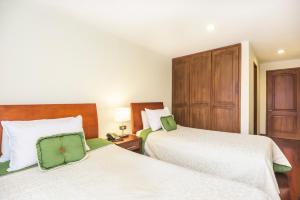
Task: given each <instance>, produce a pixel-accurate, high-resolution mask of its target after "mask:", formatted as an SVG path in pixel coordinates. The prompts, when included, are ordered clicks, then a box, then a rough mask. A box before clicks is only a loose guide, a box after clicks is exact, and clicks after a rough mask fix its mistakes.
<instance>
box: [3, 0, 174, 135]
mask: <svg viewBox="0 0 300 200" xmlns="http://www.w3.org/2000/svg"><path fill="white" fill-rule="evenodd" d="M0 44H1V45H0V72H1V79H0V91H1V95H0V104H38V103H87V102H96V103H97V106H98V117H99V128H100V131H101V133H102V134H104V133H106V132H108V131H113V130H115V129H117V124H116V123H115V122H113V117H112V113H113V108H114V107H116V106H129V103H130V102H133V101H163V102H164V103H165V104H166V105H167V106H171V59H170V58H167V57H164V56H161V55H158V54H156V53H154V52H151V51H149V50H146V49H143V48H141V47H139V46H136V45H133V44H131V43H129V42H127V41H124V40H121V39H118V38H116V37H114V36H112V35H107V34H104V33H103V32H101V31H99V30H97V29H95V28H94V27H92V26H89V25H87V24H84V23H82V22H80V21H77V20H75V19H73V18H72V17H69V16H65V15H64V14H62V13H60V12H58V11H56V10H53V9H52V8H45V7H43V6H40V5H37V4H34V3H30V1H26V2H23V1H17V0H9V1H1V2H0Z"/></svg>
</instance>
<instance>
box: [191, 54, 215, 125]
mask: <svg viewBox="0 0 300 200" xmlns="http://www.w3.org/2000/svg"><path fill="white" fill-rule="evenodd" d="M210 107H211V52H204V53H198V54H195V55H193V56H192V58H191V65H190V127H193V128H201V129H210V128H211V120H210V118H211V116H210Z"/></svg>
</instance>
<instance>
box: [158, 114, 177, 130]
mask: <svg viewBox="0 0 300 200" xmlns="http://www.w3.org/2000/svg"><path fill="white" fill-rule="evenodd" d="M160 121H161V126H162V127H163V129H164V130H165V131H173V130H176V129H177V124H176V121H175V119H174V116H173V115H169V116H165V117H161V118H160Z"/></svg>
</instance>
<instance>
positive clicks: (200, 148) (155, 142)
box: [145, 126, 290, 200]
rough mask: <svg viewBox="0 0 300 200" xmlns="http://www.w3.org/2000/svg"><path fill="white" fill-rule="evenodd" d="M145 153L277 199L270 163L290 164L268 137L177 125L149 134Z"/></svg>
mask: <svg viewBox="0 0 300 200" xmlns="http://www.w3.org/2000/svg"><path fill="white" fill-rule="evenodd" d="M145 153H146V154H147V155H149V156H150V157H152V158H156V159H159V160H162V161H166V162H169V163H173V164H176V165H180V166H183V167H186V168H190V169H193V170H197V171H199V172H203V173H207V174H211V175H215V176H218V177H222V178H225V179H229V180H234V181H238V182H241V183H245V184H247V185H250V186H253V187H256V188H259V189H261V190H263V191H264V192H266V193H267V194H269V196H271V197H272V199H274V200H275V199H279V188H278V184H277V182H276V178H275V174H274V172H273V162H274V163H278V164H282V165H287V166H290V164H289V162H288V160H287V159H286V157H285V156H284V155H283V153H282V152H281V150H280V149H279V148H278V146H277V145H276V144H275V143H274V142H273V141H272V140H271V139H270V138H267V137H263V136H254V135H247V136H246V135H240V134H235V133H224V132H218V131H210V130H202V129H195V128H188V127H182V126H178V129H177V130H175V131H170V132H165V131H163V130H160V131H156V132H153V133H151V134H150V135H148V137H147V140H146V142H145Z"/></svg>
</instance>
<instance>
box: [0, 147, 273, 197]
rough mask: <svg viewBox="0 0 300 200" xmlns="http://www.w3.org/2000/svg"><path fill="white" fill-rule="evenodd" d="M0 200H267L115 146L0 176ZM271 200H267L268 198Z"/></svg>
mask: <svg viewBox="0 0 300 200" xmlns="http://www.w3.org/2000/svg"><path fill="white" fill-rule="evenodd" d="M0 199H1V200H54V199H55V200H96V199H99V200H100V199H101V200H110V199H111V200H112V199H113V200H141V199H146V200H150V199H151V200H155V199H166V200H172V199H174V200H175V199H176V200H177V199H178V200H179V199H180V200H193V199H195V200H196V199H201V200H208V199H211V200H218V199H220V200H237V199H241V200H266V199H269V198H268V196H267V194H265V193H264V192H262V191H261V190H258V189H256V188H253V187H249V186H247V185H245V184H240V183H237V182H233V181H229V180H225V179H220V178H216V177H213V176H210V175H206V174H202V173H199V172H196V171H193V170H188V169H185V168H182V167H179V166H176V165H172V164H169V163H164V162H161V161H158V160H154V159H151V158H149V157H146V156H142V155H139V154H136V153H132V152H129V151H127V150H124V149H121V148H120V147H117V146H115V145H108V146H106V147H103V148H100V149H97V150H95V151H93V152H91V153H89V157H88V158H87V159H86V160H84V161H82V162H79V163H77V164H74V165H69V166H65V167H62V168H58V169H55V170H51V171H48V172H41V171H40V170H39V169H38V168H37V167H35V168H31V169H28V170H25V171H21V172H17V173H15V174H10V175H6V176H2V177H0ZM270 200H271V199H270Z"/></svg>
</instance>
